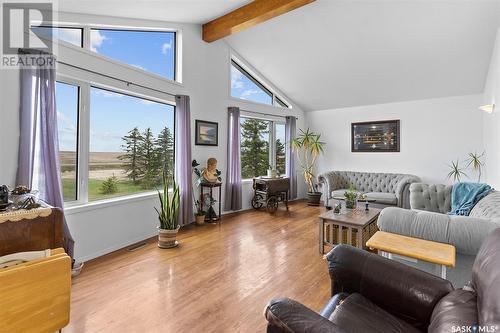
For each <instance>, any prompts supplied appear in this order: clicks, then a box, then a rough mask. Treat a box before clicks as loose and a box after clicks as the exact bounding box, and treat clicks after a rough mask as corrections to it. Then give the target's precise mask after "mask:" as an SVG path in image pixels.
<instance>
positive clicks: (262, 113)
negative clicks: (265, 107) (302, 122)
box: [240, 109, 299, 120]
mask: <svg viewBox="0 0 500 333" xmlns="http://www.w3.org/2000/svg"><path fill="white" fill-rule="evenodd" d="M240 111H243V112H249V113H254V114H258V115H262V116H270V117H278V118H286V117H293V116H280V115H276V114H271V113H264V112H258V111H250V110H245V109H240ZM294 118H295V119H297V120H298V119H299V118H298V117H294Z"/></svg>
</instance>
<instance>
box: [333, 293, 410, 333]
mask: <svg viewBox="0 0 500 333" xmlns="http://www.w3.org/2000/svg"><path fill="white" fill-rule="evenodd" d="M329 319H330V320H331V321H332V322H333V323H334V324H336V325H337V326H339V327H344V328H346V329H348V331H349V332H350V333H366V332H371V333H417V332H420V331H419V330H417V329H416V328H415V327H413V326H411V325H410V324H408V323H406V322H404V321H402V320H400V319H398V318H396V317H394V316H393V315H391V314H390V313H388V312H386V311H384V310H382V309H381V308H379V307H378V306H376V305H375V304H373V303H372V302H371V301H370V300H368V299H367V298H365V297H363V296H362V295H361V294H358V293H354V294H352V295H350V296H349V297H347V298H346V299H345V300H344V301H343V302H342V303H341V304H340V305H339V306H337V308H336V309H335V311H334V312H333V313H332V315H331V316H330V318H329Z"/></svg>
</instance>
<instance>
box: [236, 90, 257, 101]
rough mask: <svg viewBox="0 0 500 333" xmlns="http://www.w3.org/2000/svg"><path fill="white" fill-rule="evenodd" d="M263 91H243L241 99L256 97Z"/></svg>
mask: <svg viewBox="0 0 500 333" xmlns="http://www.w3.org/2000/svg"><path fill="white" fill-rule="evenodd" d="M261 92H262V91H260V90H257V89H247V90H245V91H243V92H242V93H241V95H240V98H243V99H246V98H247V97H249V96H252V95H255V94H260V93H261Z"/></svg>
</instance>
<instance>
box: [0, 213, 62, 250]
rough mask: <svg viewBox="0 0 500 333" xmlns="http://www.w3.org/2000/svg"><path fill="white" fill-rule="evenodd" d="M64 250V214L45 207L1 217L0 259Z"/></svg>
mask: <svg viewBox="0 0 500 333" xmlns="http://www.w3.org/2000/svg"><path fill="white" fill-rule="evenodd" d="M59 247H63V213H62V211H61V210H60V209H59V208H54V207H44V208H37V209H33V210H29V211H17V212H6V213H0V256H3V255H7V254H11V253H16V252H25V251H39V250H45V249H55V248H59Z"/></svg>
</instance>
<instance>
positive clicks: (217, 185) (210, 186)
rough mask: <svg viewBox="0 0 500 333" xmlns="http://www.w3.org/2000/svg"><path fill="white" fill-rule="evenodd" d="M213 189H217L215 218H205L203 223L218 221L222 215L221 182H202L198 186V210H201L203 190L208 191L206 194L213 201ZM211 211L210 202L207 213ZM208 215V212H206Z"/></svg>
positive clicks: (211, 204) (211, 205) (211, 203)
mask: <svg viewBox="0 0 500 333" xmlns="http://www.w3.org/2000/svg"><path fill="white" fill-rule="evenodd" d="M214 188H218V189H219V191H218V192H219V200H218V201H219V205H218V206H219V211H218V212H217V213H216V216H217V217H216V218H215V219H212V218H211V217H210V216H205V222H212V221H219V222H220V220H221V213H222V183H221V182H216V183H209V182H203V183H201V184H200V206H201V207H200V208H201V209H202V210H203V196H204V194H205V191H204V189H208V193H209V195H210V199H213V190H214ZM212 209H213V202H210V205H209V211H210V210H212ZM207 213H208V212H207Z"/></svg>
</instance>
